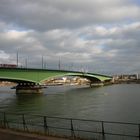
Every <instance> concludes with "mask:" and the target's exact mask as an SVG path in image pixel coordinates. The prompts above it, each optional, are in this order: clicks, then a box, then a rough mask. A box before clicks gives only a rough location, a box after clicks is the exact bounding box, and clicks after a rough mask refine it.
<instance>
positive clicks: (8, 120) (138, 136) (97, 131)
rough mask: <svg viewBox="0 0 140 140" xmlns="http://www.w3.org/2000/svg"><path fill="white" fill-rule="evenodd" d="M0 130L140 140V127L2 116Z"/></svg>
mask: <svg viewBox="0 0 140 140" xmlns="http://www.w3.org/2000/svg"><path fill="white" fill-rule="evenodd" d="M0 127H1V128H10V129H14V130H18V131H26V132H35V133H39V134H43V135H54V136H61V137H71V138H85V139H95V140H104V139H107V140H112V139H113V140H125V139H126V140H140V124H137V123H123V122H108V121H96V120H84V119H71V118H61V117H50V116H41V115H31V114H16V113H5V112H0Z"/></svg>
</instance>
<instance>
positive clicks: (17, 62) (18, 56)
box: [17, 51, 19, 68]
mask: <svg viewBox="0 0 140 140" xmlns="http://www.w3.org/2000/svg"><path fill="white" fill-rule="evenodd" d="M18 55H19V54H18V51H17V68H18V59H19V58H18V57H19V56H18Z"/></svg>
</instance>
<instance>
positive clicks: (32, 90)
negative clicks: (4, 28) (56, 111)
mask: <svg viewBox="0 0 140 140" xmlns="http://www.w3.org/2000/svg"><path fill="white" fill-rule="evenodd" d="M15 88H16V94H40V93H43V90H42V88H43V87H42V86H40V85H35V84H33V83H31V84H30V83H19V84H18V85H17V86H16V87H15Z"/></svg>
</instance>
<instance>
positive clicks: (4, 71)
mask: <svg viewBox="0 0 140 140" xmlns="http://www.w3.org/2000/svg"><path fill="white" fill-rule="evenodd" d="M62 76H79V77H84V78H87V79H89V80H90V82H91V83H97V82H98V83H99V82H105V81H107V80H111V79H112V77H111V76H106V75H100V74H94V73H84V72H77V71H64V70H47V69H25V68H0V80H1V81H11V82H16V83H18V85H20V86H17V88H16V89H18V90H19V89H20V91H21V89H23V88H24V89H25V88H26V89H28V88H29V87H30V89H31V87H32V89H33V88H34V89H38V88H37V86H36V87H35V85H38V86H39V85H42V83H43V82H44V81H45V80H49V79H51V78H56V77H62ZM25 83H26V84H25ZM27 85H30V86H27ZM31 85H32V86H31ZM18 87H20V88H18ZM27 87H28V88H27ZM39 87H40V89H41V86H39Z"/></svg>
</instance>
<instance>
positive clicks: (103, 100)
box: [0, 84, 140, 123]
mask: <svg viewBox="0 0 140 140" xmlns="http://www.w3.org/2000/svg"><path fill="white" fill-rule="evenodd" d="M0 111H5V112H16V113H25V114H26V113H28V114H29V113H30V114H39V115H47V116H59V117H68V118H77V119H92V120H103V121H122V122H135V123H140V85H139V84H118V85H109V86H104V87H96V88H95V87H94V88H89V87H85V86H55V87H48V88H46V89H44V93H43V94H40V95H16V94H15V90H13V89H10V87H0Z"/></svg>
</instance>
